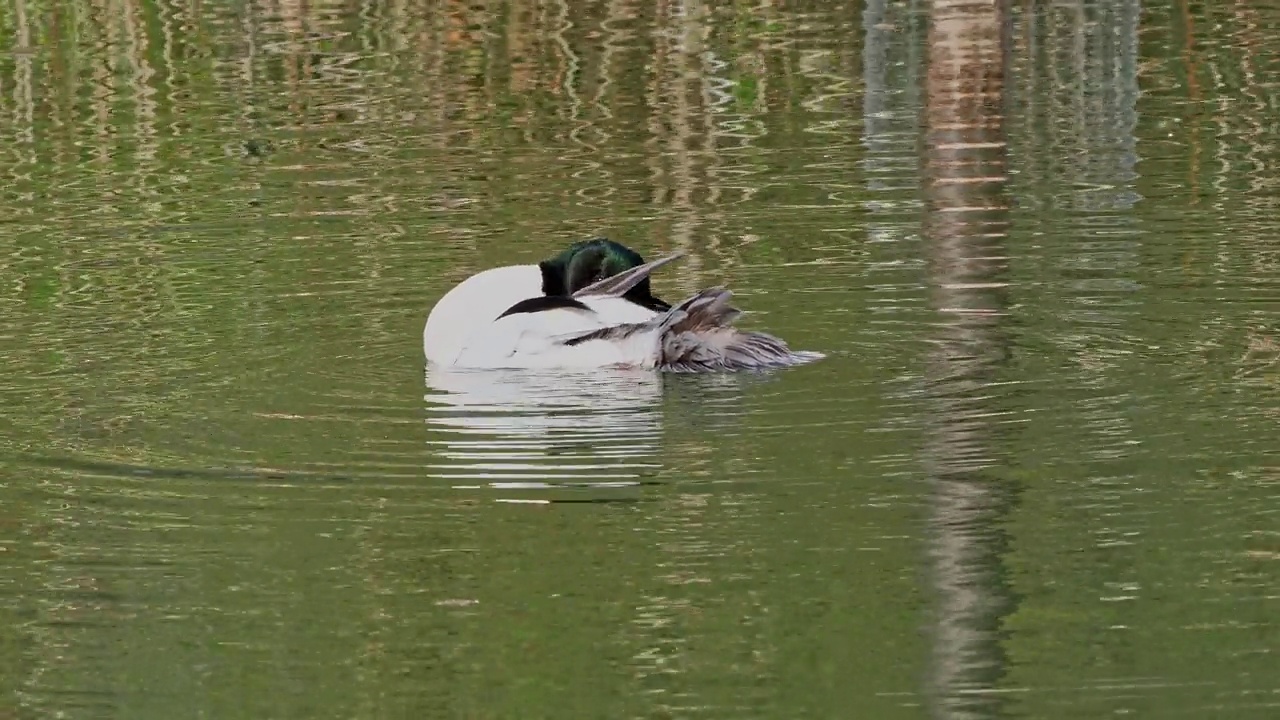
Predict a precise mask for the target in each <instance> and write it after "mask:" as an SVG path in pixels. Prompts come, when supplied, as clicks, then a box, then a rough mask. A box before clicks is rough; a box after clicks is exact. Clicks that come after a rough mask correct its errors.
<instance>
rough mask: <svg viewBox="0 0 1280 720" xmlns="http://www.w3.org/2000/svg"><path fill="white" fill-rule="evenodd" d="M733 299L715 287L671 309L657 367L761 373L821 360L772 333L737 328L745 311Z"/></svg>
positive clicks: (664, 320)
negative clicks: (738, 321) (735, 321)
mask: <svg viewBox="0 0 1280 720" xmlns="http://www.w3.org/2000/svg"><path fill="white" fill-rule="evenodd" d="M732 296H733V293H731V292H729V291H728V290H726V289H725V288H719V287H716V288H710V289H707V290H703V291H702V292H700V293H698V294H697V295H694V296H693V297H691V298H689V299H688V300H685V301H684V302H682V303H680V304H679V305H677V306H676V307H674V308H672V309H671V312H669V313H667V314H666V315H665V316H664V317H663V318H662V320H661V325H660V332H661V340H660V343H661V345H660V348H659V361H658V367H660V368H662V369H664V370H675V371H684V372H696V371H705V370H762V369H766V368H777V367H789V366H791V365H799V364H801V363H806V362H811V361H813V360H817V359H819V358H821V357H822V355H821V354H820V353H809V352H792V351H791V348H789V347H787V344H786V343H785V342H783V341H782V340H780V339H779V338H776V337H774V336H772V335H769V334H767V333H762V332H750V331H744V330H738V329H737V328H735V327H733V326H732V323H733V321H734V320H735V319H737V318H738V316H739V315H741V314H742V312H741V311H740V310H738V309H737V308H735V307H733V306H732V305H730V304H729V298H731V297H732Z"/></svg>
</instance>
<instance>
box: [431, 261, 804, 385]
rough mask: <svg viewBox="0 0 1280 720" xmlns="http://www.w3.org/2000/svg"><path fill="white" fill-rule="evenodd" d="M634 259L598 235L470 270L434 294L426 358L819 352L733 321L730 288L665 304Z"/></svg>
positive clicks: (722, 357)
mask: <svg viewBox="0 0 1280 720" xmlns="http://www.w3.org/2000/svg"><path fill="white" fill-rule="evenodd" d="M680 256H681V253H675V254H672V255H668V256H666V257H663V258H660V259H658V260H654V261H652V262H648V263H646V262H644V258H642V257H641V256H640V254H639V253H637V252H635V251H634V250H632V249H631V248H628V247H626V246H625V245H622V244H620V243H616V242H613V241H612V240H608V239H605V238H596V239H594V240H586V241H583V242H578V243H574V244H573V245H571V246H570V247H569V248H568V249H567V250H565V251H564V252H562V253H560V254H559V255H556V256H555V257H553V258H550V259H548V260H544V261H542V262H540V263H538V264H537V265H514V266H508V267H499V268H493V269H490V270H485V271H483V272H480V273H477V274H476V275H473V276H471V277H469V278H467V279H466V280H464V281H462V282H461V283H459V284H458V285H457V286H456V287H454V288H453V289H452V290H450V291H449V292H448V293H446V294H445V296H444V297H442V298H440V301H439V302H437V303H436V305H435V307H434V308H432V310H431V313H430V315H429V316H428V317H427V324H426V326H425V327H424V328H423V331H422V345H423V352H424V353H425V354H426V358H427V361H428V362H429V363H431V364H434V365H438V366H443V367H458V368H477V369H480V368H487V369H519V368H525V369H535V368H538V369H546V368H590V367H632V368H642V369H660V370H675V371H708V370H753V369H767V368H777V367H788V366H791V365H798V364H801V363H805V362H810V361H813V360H817V359H820V358H822V357H823V355H822V354H821V353H815V352H794V351H792V350H791V349H790V348H788V347H787V344H786V343H785V342H783V341H782V340H779V339H778V338H776V337H774V336H772V335H768V334H766V333H761V332H749V331H743V330H738V329H737V328H735V327H733V324H732V323H733V321H734V319H735V318H737V317H738V315H740V314H741V313H740V311H739V310H737V309H736V308H734V307H732V306H730V305H729V298H730V296H731V293H730V292H729V291H728V290H726V289H724V288H720V287H714V288H709V289H707V290H703V291H701V292H699V293H697V294H695V295H693V296H692V297H690V298H689V299H687V300H685V301H684V302H682V303H680V304H678V305H676V306H674V307H672V306H671V305H670V304H668V303H666V302H663V301H662V300H660V299H658V298H656V297H654V296H653V294H652V291H651V289H650V285H649V274H650V273H651V272H653V271H654V270H656V269H658V268H660V267H662V266H663V265H666V264H667V263H670V262H672V261H674V260H676V259H678V258H679V257H680Z"/></svg>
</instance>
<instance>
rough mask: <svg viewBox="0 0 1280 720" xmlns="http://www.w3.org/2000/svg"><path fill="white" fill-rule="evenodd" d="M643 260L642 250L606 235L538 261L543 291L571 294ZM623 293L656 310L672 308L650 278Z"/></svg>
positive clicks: (641, 304) (571, 246) (636, 302)
mask: <svg viewBox="0 0 1280 720" xmlns="http://www.w3.org/2000/svg"><path fill="white" fill-rule="evenodd" d="M643 264H644V258H643V257H641V256H640V253H638V252H636V251H635V250H632V249H631V248H629V247H627V246H626V245H622V244H620V243H616V242H614V241H612V240H609V239H607V238H602V237H600V238H595V239H593V240H583V241H582V242H576V243H574V244H572V245H570V246H569V249H567V250H565V251H564V252H562V253H560V254H559V255H556V256H555V257H553V258H551V259H550V260H543V261H542V262H540V263H538V267H539V268H541V269H542V294H543V295H560V296H569V295H572V294H574V293H575V292H577V291H579V290H581V289H582V288H584V287H587V286H588V285H590V284H592V283H594V282H599V281H600V280H603V279H605V278H607V277H613V276H614V275H617V274H618V273H620V272H623V271H624V270H630V269H631V268H633V267H639V266H640V265H643ZM623 297H624V298H626V299H628V300H630V301H631V302H633V303H635V304H637V305H640V306H642V307H646V308H649V309H650V310H653V311H656V312H665V311H667V310H670V309H671V306H670V305H668V304H667V303H665V302H663V301H661V300H659V299H658V298H656V297H654V296H653V294H652V293H651V292H650V291H649V278H645V279H644V280H641V281H640V282H639V284H637V285H636V286H635V287H633V288H631V289H630V290H628V291H627V292H626V294H624V295H623Z"/></svg>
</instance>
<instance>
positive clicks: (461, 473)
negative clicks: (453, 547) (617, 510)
mask: <svg viewBox="0 0 1280 720" xmlns="http://www.w3.org/2000/svg"><path fill="white" fill-rule="evenodd" d="M426 378H427V385H428V387H429V389H430V390H431V392H429V393H428V394H427V396H426V400H427V409H428V416H427V424H428V426H429V427H430V428H431V430H432V431H433V432H432V438H431V440H429V441H428V442H429V444H430V445H431V446H433V448H435V454H436V457H437V460H436V462H435V463H434V464H433V465H432V474H433V475H434V476H435V477H437V478H440V479H443V480H447V481H450V482H452V483H453V486H454V487H455V488H459V489H467V490H475V489H480V488H483V487H488V488H492V489H496V490H502V491H512V490H535V491H546V490H552V489H556V488H575V487H576V488H579V489H581V488H584V487H590V488H597V489H598V488H621V487H626V486H635V485H638V484H640V478H642V477H643V476H645V475H650V474H653V473H654V472H656V469H657V468H658V462H657V456H658V452H659V447H660V444H661V439H662V438H661V436H662V411H661V406H660V403H661V399H662V378H661V376H660V375H658V374H657V373H652V372H643V371H622V370H619V371H612V372H610V371H592V372H590V373H587V372H580V373H579V372H568V371H564V372H556V371H529V372H492V371H465V370H453V369H444V368H436V367H432V368H429V369H428V370H427V376H426ZM477 481H481V482H482V483H483V484H482V485H481V484H477ZM589 497H590V499H599V498H600V496H599V495H598V494H597V495H592V496H589ZM612 497H614V498H616V497H618V496H617V495H613V496H612ZM570 498H572V499H579V500H581V499H586V498H588V496H586V495H583V494H581V492H578V493H576V494H573V495H567V496H566V495H564V494H563V493H561V494H556V495H548V494H546V493H541V492H540V493H538V494H536V495H532V496H530V495H528V494H522V495H520V496H518V497H504V498H502V499H503V500H505V501H508V502H552V501H553V499H554V500H565V499H570Z"/></svg>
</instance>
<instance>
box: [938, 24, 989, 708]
mask: <svg viewBox="0 0 1280 720" xmlns="http://www.w3.org/2000/svg"><path fill="white" fill-rule="evenodd" d="M1005 16H1006V10H1005V8H1004V7H1003V3H1001V2H999V1H998V0H997V1H996V2H991V3H985V4H978V3H971V2H968V0H934V2H933V5H932V8H931V12H930V27H929V36H928V44H929V65H928V73H927V78H926V100H925V103H926V115H925V117H926V149H925V153H926V155H925V182H926V201H927V208H926V214H925V225H924V232H925V236H926V238H927V251H928V253H929V261H930V273H929V281H930V294H931V301H932V305H933V309H934V311H935V312H936V313H937V320H936V330H935V332H936V334H935V337H934V343H935V344H934V347H933V349H932V351H931V355H930V357H929V360H928V365H927V368H926V378H927V380H928V384H929V390H930V397H931V402H932V406H933V407H932V413H931V415H932V417H933V418H934V420H933V427H932V428H931V432H930V439H929V443H928V446H927V448H926V454H925V462H926V465H927V467H928V469H929V474H930V477H931V479H932V482H933V494H932V498H933V508H932V523H933V537H932V548H931V549H932V556H933V579H934V583H935V584H936V589H937V592H938V594H939V605H940V606H939V609H938V617H937V627H936V629H935V636H934V663H935V664H934V678H933V681H934V687H933V688H932V689H933V691H934V693H936V694H935V696H934V698H933V700H934V703H935V704H934V713H935V714H936V715H937V716H940V717H946V718H962V717H978V716H980V715H981V716H990V715H992V714H994V713H997V712H998V711H999V707H997V706H996V703H997V702H998V700H997V699H996V697H997V696H991V695H989V694H986V693H984V691H985V690H989V689H991V688H992V686H993V685H994V680H995V678H996V677H997V676H998V675H999V674H1000V672H1001V666H1002V664H1003V660H1002V658H1001V650H1000V648H999V645H998V642H999V641H998V638H997V635H996V625H997V623H998V618H999V617H1000V616H1001V615H1003V614H1004V612H1005V611H1006V610H1007V607H1006V606H1007V603H1008V601H1007V598H1006V597H1005V595H1006V592H1005V591H1004V590H1003V589H1002V588H1001V581H1000V577H999V570H998V566H997V565H998V563H999V558H998V552H999V550H998V546H999V543H998V536H997V532H998V531H997V530H995V529H994V526H995V524H996V521H997V519H998V517H999V516H1000V515H1001V514H1002V513H1003V512H1004V511H1005V510H1004V508H1003V507H1002V505H1003V504H1004V500H1003V498H1002V497H1001V493H1000V491H999V487H998V485H997V480H996V479H995V478H994V477H993V476H992V475H991V474H990V473H989V472H987V470H988V468H990V467H991V465H992V464H993V462H994V459H993V449H992V447H991V444H992V441H993V439H994V438H993V437H992V434H993V425H994V423H995V422H996V420H995V418H996V416H997V415H996V413H997V410H996V409H995V408H992V407H991V395H992V392H993V380H994V375H995V373H996V372H997V371H998V369H999V367H1000V365H1001V364H1002V363H1003V361H1004V355H1005V348H1004V346H1003V345H1004V341H1003V339H1002V337H1001V335H1000V332H999V330H1000V328H999V324H1000V320H1001V318H1002V317H1003V315H1004V308H1005V305H1006V301H1005V297H1004V288H1005V287H1006V283H1004V282H1002V279H1001V278H1002V275H1003V273H1004V270H1005V266H1006V258H1005V256H1004V252H1005V251H1004V247H1003V244H1004V240H1005V238H1006V235H1007V233H1008V224H1009V223H1008V211H1009V202H1008V199H1007V197H1006V196H1005V186H1006V184H1007V170H1006V167H1005V148H1006V143H1005V134H1004V117H1003V110H1002V107H1001V105H1002V99H1003V91H1004V76H1005V61H1006V57H1007V56H1006V52H1005V51H1006V47H1005V43H1006V39H1005V25H1004V22H1005Z"/></svg>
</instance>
